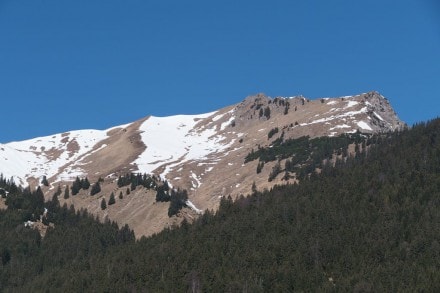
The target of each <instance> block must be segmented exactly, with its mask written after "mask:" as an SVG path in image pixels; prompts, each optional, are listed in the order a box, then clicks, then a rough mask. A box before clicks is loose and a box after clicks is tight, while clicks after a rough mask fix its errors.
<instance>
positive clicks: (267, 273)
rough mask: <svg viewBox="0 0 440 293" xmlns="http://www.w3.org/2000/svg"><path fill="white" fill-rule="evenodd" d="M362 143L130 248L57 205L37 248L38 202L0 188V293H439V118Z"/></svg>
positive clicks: (126, 236) (108, 227)
mask: <svg viewBox="0 0 440 293" xmlns="http://www.w3.org/2000/svg"><path fill="white" fill-rule="evenodd" d="M369 143H370V147H369V148H368V149H366V151H362V152H356V153H355V154H353V155H348V156H347V159H346V160H344V161H342V160H341V161H339V162H338V163H337V164H336V166H333V165H330V164H323V165H322V170H321V173H319V174H318V173H315V172H314V171H312V172H311V174H309V176H304V178H303V179H302V180H301V181H300V184H293V185H283V186H275V187H274V188H273V189H272V190H264V191H254V193H253V194H251V195H249V196H241V197H240V198H238V199H237V200H235V201H232V199H231V198H224V199H223V200H222V201H221V205H220V208H219V210H218V211H216V212H212V211H206V212H205V213H204V214H203V216H201V217H200V218H199V219H198V220H196V221H195V222H194V223H192V224H188V223H186V222H184V223H183V224H182V225H181V226H180V227H178V228H173V229H166V230H164V231H163V232H161V233H159V234H157V235H154V236H152V237H149V238H145V237H143V238H141V239H140V240H138V241H135V240H134V235H133V232H132V231H131V230H130V229H129V228H128V227H127V226H126V227H123V228H122V229H121V228H118V227H117V225H116V224H114V223H110V222H107V223H99V222H97V221H95V220H94V219H93V217H91V216H89V215H88V214H87V212H86V211H81V212H75V211H74V209H73V207H70V208H67V207H66V206H64V207H59V205H58V203H57V200H56V198H54V200H53V201H51V202H46V203H43V204H44V207H47V208H48V210H49V215H48V217H49V218H50V221H51V222H53V223H54V224H55V227H54V228H52V229H49V230H48V232H47V235H46V236H45V238H41V237H40V235H39V234H38V232H36V231H35V230H33V229H29V228H25V227H24V225H23V221H25V220H26V219H27V218H28V217H29V216H32V214H35V213H36V212H41V208H42V203H41V195H40V194H39V192H38V191H33V192H31V191H29V190H27V191H26V190H23V189H21V188H19V187H17V186H15V185H14V184H13V183H12V182H10V181H8V180H5V179H3V178H2V180H1V182H0V189H2V190H5V191H7V192H8V196H7V203H8V209H7V210H5V211H0V253H1V263H0V291H5V292H39V291H44V292H46V291H48V292H52V291H65V292H73V291H75V292H81V291H95V292H127V291H130V292H317V291H318V292H320V291H328V292H345V291H349V292H440V119H436V120H432V121H430V122H427V123H420V124H417V125H415V126H413V127H412V128H411V129H406V130H404V131H401V132H396V133H391V134H381V135H379V136H377V137H376V138H374V139H371V141H370V142H369ZM280 145H282V143H281V144H280ZM333 151H337V150H331V151H330V153H331V152H333ZM277 155H280V156H282V155H283V154H282V152H281V151H280V153H279V154H277ZM285 155H286V157H290V156H292V154H285ZM256 158H261V157H255V158H252V159H256Z"/></svg>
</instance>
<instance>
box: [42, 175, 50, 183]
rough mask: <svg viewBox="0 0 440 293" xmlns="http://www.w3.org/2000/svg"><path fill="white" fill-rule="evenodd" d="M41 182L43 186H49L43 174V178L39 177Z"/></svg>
mask: <svg viewBox="0 0 440 293" xmlns="http://www.w3.org/2000/svg"><path fill="white" fill-rule="evenodd" d="M41 184H43V185H44V186H49V182H48V181H47V178H46V175H43V178H42V179H41Z"/></svg>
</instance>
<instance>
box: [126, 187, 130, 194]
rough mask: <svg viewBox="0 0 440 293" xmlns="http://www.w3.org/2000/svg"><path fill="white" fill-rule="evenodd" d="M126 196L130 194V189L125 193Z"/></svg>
mask: <svg viewBox="0 0 440 293" xmlns="http://www.w3.org/2000/svg"><path fill="white" fill-rule="evenodd" d="M125 194H127V195H129V194H130V188H128V187H127V190H126V191H125Z"/></svg>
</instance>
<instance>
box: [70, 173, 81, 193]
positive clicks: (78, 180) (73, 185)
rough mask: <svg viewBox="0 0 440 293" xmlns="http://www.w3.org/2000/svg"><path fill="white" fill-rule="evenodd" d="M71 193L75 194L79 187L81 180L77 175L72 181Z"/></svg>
mask: <svg viewBox="0 0 440 293" xmlns="http://www.w3.org/2000/svg"><path fill="white" fill-rule="evenodd" d="M71 189H72V195H77V194H78V192H79V191H80V189H81V180H80V179H79V177H78V176H77V177H76V179H75V181H74V182H73V183H72V188H71Z"/></svg>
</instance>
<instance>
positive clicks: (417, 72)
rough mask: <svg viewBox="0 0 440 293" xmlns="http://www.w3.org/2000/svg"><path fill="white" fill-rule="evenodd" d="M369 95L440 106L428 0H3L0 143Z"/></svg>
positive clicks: (437, 47)
mask: <svg viewBox="0 0 440 293" xmlns="http://www.w3.org/2000/svg"><path fill="white" fill-rule="evenodd" d="M370 90H377V91H379V92H381V93H382V94H383V95H384V96H386V97H387V98H388V99H389V100H390V101H391V104H392V105H393V106H394V108H395V110H396V112H397V113H398V115H399V116H400V118H401V119H403V120H404V121H406V122H407V123H409V124H413V123H414V122H418V121H423V120H427V119H431V118H435V117H437V116H438V115H439V110H440V102H439V100H440V99H439V98H440V3H439V1H437V0H417V1H416V0H401V1H390V0H380V1H379V0H370V1H353V0H346V1H341V0H332V1H328V0H311V1H291V0H289V1H277V0H274V1H259V0H254V1H237V0H235V1H228V0H224V1H206V0H204V1H199V0H197V1H191V0H188V1H177V0H176V1H167V0H164V1H141V0H137V1H136V0H129V1H120V0H118V1H113V0H105V1H104V0H101V1H97V0H77V1H66V0H52V1H49V0H46V1H43V0H32V1H21V0H0V97H1V99H0V101H1V108H0V109H1V116H0V119H1V121H2V125H3V127H2V129H1V131H0V142H3V143H5V142H9V141H13V140H22V139H27V138H32V137H36V136H42V135H50V134H53V133H58V132H64V131H68V130H74V129H84V128H95V129H105V128H108V127H111V126H115V125H118V124H123V123H127V122H131V121H135V120H137V119H140V118H142V117H145V116H147V115H155V116H165V115H172V114H196V113H205V112H209V111H213V110H215V109H218V108H221V107H224V106H228V105H231V104H235V103H239V102H240V101H241V100H243V99H244V98H245V97H246V96H248V95H251V94H255V93H260V92H263V93H266V94H267V95H269V96H272V97H275V96H293V95H298V94H302V95H304V96H306V97H309V98H319V97H331V96H342V95H351V94H357V93H362V92H367V91H370Z"/></svg>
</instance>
